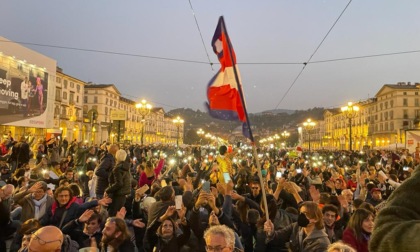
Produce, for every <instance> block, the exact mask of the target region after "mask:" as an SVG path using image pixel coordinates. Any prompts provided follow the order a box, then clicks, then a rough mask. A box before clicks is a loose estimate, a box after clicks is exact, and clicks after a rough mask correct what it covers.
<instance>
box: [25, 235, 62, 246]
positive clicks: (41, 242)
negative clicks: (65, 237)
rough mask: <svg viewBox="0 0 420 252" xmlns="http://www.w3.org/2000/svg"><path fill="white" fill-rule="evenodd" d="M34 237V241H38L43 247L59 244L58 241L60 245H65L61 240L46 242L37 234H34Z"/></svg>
mask: <svg viewBox="0 0 420 252" xmlns="http://www.w3.org/2000/svg"><path fill="white" fill-rule="evenodd" d="M32 237H33V239H34V240H36V241H38V243H39V244H41V245H45V244H47V243H53V242H57V241H58V242H60V244H62V243H63V241H61V240H60V239H58V240H54V241H45V240H43V239H41V238H40V237H39V236H37V235H36V234H32Z"/></svg>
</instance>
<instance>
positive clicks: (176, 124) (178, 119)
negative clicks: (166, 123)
mask: <svg viewBox="0 0 420 252" xmlns="http://www.w3.org/2000/svg"><path fill="white" fill-rule="evenodd" d="M172 122H173V123H174V124H175V126H176V128H177V135H176V146H177V147H179V127H180V126H181V124H183V123H184V119H182V118H181V117H179V116H177V117H176V118H175V119H174V120H173V121H172Z"/></svg>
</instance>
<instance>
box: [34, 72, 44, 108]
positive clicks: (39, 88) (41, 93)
mask: <svg viewBox="0 0 420 252" xmlns="http://www.w3.org/2000/svg"><path fill="white" fill-rule="evenodd" d="M35 91H36V93H37V94H38V103H39V113H40V114H42V112H43V108H42V103H43V102H44V86H43V85H42V82H41V78H40V77H37V78H36V86H35Z"/></svg>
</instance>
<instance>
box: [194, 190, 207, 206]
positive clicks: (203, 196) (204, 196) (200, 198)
mask: <svg viewBox="0 0 420 252" xmlns="http://www.w3.org/2000/svg"><path fill="white" fill-rule="evenodd" d="M207 195H208V193H205V192H201V193H200V195H199V196H198V199H197V200H196V202H195V208H196V209H198V208H200V206H204V205H207V203H208V200H207Z"/></svg>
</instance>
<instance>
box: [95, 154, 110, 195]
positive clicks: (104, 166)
mask: <svg viewBox="0 0 420 252" xmlns="http://www.w3.org/2000/svg"><path fill="white" fill-rule="evenodd" d="M114 166H115V159H114V156H112V154H110V153H107V154H106V155H105V156H104V158H103V159H102V160H101V163H100V164H99V165H98V167H96V169H95V175H96V176H97V177H98V180H97V183H96V189H95V193H96V194H104V192H105V189H106V188H107V187H108V178H109V174H110V172H111V171H112V168H114Z"/></svg>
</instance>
